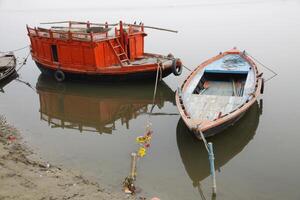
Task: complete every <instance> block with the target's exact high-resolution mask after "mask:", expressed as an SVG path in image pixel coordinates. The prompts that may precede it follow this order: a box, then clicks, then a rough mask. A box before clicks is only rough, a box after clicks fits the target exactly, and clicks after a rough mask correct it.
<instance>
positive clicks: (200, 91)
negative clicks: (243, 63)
mask: <svg viewBox="0 0 300 200" xmlns="http://www.w3.org/2000/svg"><path fill="white" fill-rule="evenodd" d="M246 77H247V76H246V75H242V76H241V75H232V74H204V76H203V77H202V78H201V80H200V81H199V83H198V85H197V87H196V88H195V90H194V92H193V94H192V95H191V96H190V98H189V100H188V105H187V110H188V112H189V114H190V116H191V118H194V119H198V120H215V119H217V118H219V117H221V116H223V115H226V114H229V113H231V112H233V111H234V110H236V109H237V108H239V107H240V106H241V105H242V104H243V102H244V99H245V98H244V97H243V93H244V86H245V81H246Z"/></svg>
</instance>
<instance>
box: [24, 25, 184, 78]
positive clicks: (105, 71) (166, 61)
mask: <svg viewBox="0 0 300 200" xmlns="http://www.w3.org/2000/svg"><path fill="white" fill-rule="evenodd" d="M64 23H66V24H67V25H65V26H57V24H64ZM44 24H51V27H50V28H40V27H35V28H30V27H29V26H27V31H28V36H29V38H30V42H31V55H32V58H33V60H34V61H35V62H36V64H37V66H38V67H39V68H40V70H41V72H42V73H44V74H48V75H49V74H50V75H52V76H53V75H54V77H55V79H56V80H57V81H64V80H65V79H69V80H73V79H78V78H79V79H93V80H99V81H112V80H137V79H142V80H146V79H152V80H153V79H155V78H156V77H157V73H158V75H159V77H160V78H163V77H166V76H168V75H169V74H171V73H172V72H173V73H174V74H175V75H176V76H178V75H180V74H181V71H182V64H181V61H180V59H178V58H174V56H173V55H171V54H169V55H168V56H163V55H158V54H150V53H145V52H144V37H145V36H146V35H147V34H146V33H145V32H144V28H155V27H149V26H144V25H143V24H140V25H136V24H125V23H122V21H120V23H117V24H108V23H104V24H98V23H90V22H73V21H64V22H50V23H44ZM53 24H56V26H52V25H53ZM155 29H159V30H167V29H162V28H155ZM167 31H170V30H167ZM172 32H174V31H172Z"/></svg>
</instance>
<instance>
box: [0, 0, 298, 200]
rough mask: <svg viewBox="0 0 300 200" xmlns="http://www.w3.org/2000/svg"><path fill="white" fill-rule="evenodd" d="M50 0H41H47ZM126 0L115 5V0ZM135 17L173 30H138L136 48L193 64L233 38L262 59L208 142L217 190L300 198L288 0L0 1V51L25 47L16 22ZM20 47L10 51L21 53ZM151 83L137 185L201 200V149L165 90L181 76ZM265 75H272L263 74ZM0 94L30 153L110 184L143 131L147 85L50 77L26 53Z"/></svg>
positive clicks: (204, 186)
mask: <svg viewBox="0 0 300 200" xmlns="http://www.w3.org/2000/svg"><path fill="white" fill-rule="evenodd" d="M50 2H51V3H50ZM125 2H126V3H125ZM68 19H71V20H85V21H87V20H90V21H95V22H103V21H109V22H116V21H118V20H119V19H123V20H124V21H126V22H134V21H137V22H139V21H143V22H144V23H145V24H146V25H152V26H162V27H167V28H172V29H176V30H178V31H179V33H178V34H172V33H167V32H161V31H155V30H148V33H149V35H148V37H146V38H145V39H146V41H145V45H146V51H147V52H155V53H162V54H168V53H169V52H172V53H173V54H174V55H176V56H178V57H180V58H181V59H182V60H183V62H184V64H185V65H186V66H189V67H190V68H192V69H193V68H195V67H196V66H197V64H199V63H201V62H202V61H204V60H205V59H208V58H210V57H212V56H214V55H216V54H218V53H219V52H220V51H224V50H228V49H230V48H232V47H234V46H236V47H238V48H239V49H242V50H243V49H245V50H247V51H248V52H249V53H250V54H252V55H253V56H255V57H256V58H257V59H259V60H260V61H262V62H263V63H265V64H266V65H268V66H271V67H272V69H274V70H275V71H276V72H277V73H278V74H279V76H277V77H276V78H274V79H273V80H271V81H269V82H267V83H266V86H265V93H264V95H263V96H262V100H261V101H259V102H258V103H257V104H255V105H254V106H253V107H252V108H251V109H250V110H249V112H248V113H247V114H246V115H245V116H244V117H243V118H242V119H241V120H240V121H239V122H238V123H237V124H236V125H235V126H233V127H230V128H229V129H227V130H226V131H225V132H223V133H222V134H221V135H219V136H216V137H213V138H211V139H210V140H211V141H212V142H213V143H214V145H215V157H216V168H217V169H218V171H217V186H218V194H217V197H216V198H217V199H222V200H223V199H226V200H227V199H228V200H230V199H246V200H248V199H300V190H299V188H300V172H299V168H300V158H299V155H300V145H299V141H300V134H299V125H298V123H299V122H298V119H300V106H299V105H300V104H299V102H300V96H299V88H298V89H297V87H298V86H299V83H298V80H299V75H300V73H299V71H300V66H299V60H298V59H299V52H300V39H299V36H300V2H299V1H297V0H272V1H268V0H260V1H256V0H223V1H216V0H212V1H211V0H210V1H208V0H199V1H192V0H186V1H184V2H181V1H179V0H173V1H158V0H155V1H151V2H148V1H136V0H129V1H114V2H108V3H105V4H103V3H102V2H100V1H84V2H83V1H77V0H76V1H71V0H70V1H58V0H54V1H33V0H26V1H25V0H22V1H17V0H0V24H1V31H0V51H6V50H11V49H17V48H19V47H22V46H25V45H27V44H29V40H28V38H27V35H26V27H25V26H26V24H29V25H32V26H38V23H39V22H45V21H51V20H54V21H57V20H68ZM27 53H28V49H26V50H23V51H18V52H16V54H17V56H18V57H19V58H20V60H22V58H23V57H25V56H26V54H27ZM187 74H188V71H184V73H183V74H182V76H180V77H174V76H173V75H171V76H169V77H168V78H166V79H164V83H161V84H160V85H159V89H158V94H157V98H156V101H155V104H156V106H155V108H154V115H152V116H151V118H150V120H151V122H152V124H153V130H154V134H153V138H152V144H151V148H150V149H149V152H148V154H147V155H146V156H145V157H144V158H143V159H141V160H140V161H139V163H138V179H137V185H138V186H139V187H140V188H141V189H142V194H143V195H145V196H147V197H152V196H158V197H160V198H161V199H164V200H175V199H176V200H177V199H179V200H180V199H186V200H194V199H211V181H210V178H209V168H208V167H209V166H208V159H207V153H206V151H205V148H204V146H203V144H202V142H201V141H197V140H196V139H195V138H194V137H193V136H192V135H191V134H190V133H189V132H188V131H187V129H186V128H185V126H184V124H183V122H182V121H181V120H180V116H179V115H178V112H177V108H176V105H175V103H174V91H175V90H176V88H177V87H178V85H179V84H181V83H182V81H183V80H184V78H185V77H186V76H187ZM264 75H265V77H266V78H268V77H269V76H271V74H270V73H269V72H268V71H265V73H264ZM20 79H21V80H24V81H26V82H29V83H30V84H31V85H32V86H33V89H32V88H30V87H28V86H26V85H25V84H22V83H21V82H19V81H12V82H10V83H9V84H7V85H5V86H1V87H3V93H2V92H1V93H0V102H1V104H0V113H1V114H3V115H5V116H6V117H7V119H8V121H9V122H10V123H12V124H14V125H15V126H16V127H18V128H19V129H20V130H21V131H22V134H23V137H24V140H25V141H26V142H27V143H28V145H29V146H30V147H32V149H34V151H35V152H36V153H37V154H38V155H40V156H42V157H43V158H44V159H45V160H48V161H49V162H51V163H55V164H57V165H61V166H64V167H67V168H72V169H76V170H79V171H81V172H82V173H84V174H85V175H86V176H89V177H92V178H94V179H97V180H98V181H99V182H100V183H101V184H102V185H105V186H109V187H110V188H111V189H112V190H121V183H122V181H123V179H124V177H125V176H127V175H128V173H129V168H130V153H131V152H133V151H135V150H136V149H137V147H138V146H137V144H136V143H135V138H136V137H137V136H140V135H142V134H144V132H145V125H146V122H147V120H148V113H149V111H150V108H151V103H152V93H153V85H154V83H153V84H145V85H144V84H138V85H137V84H131V85H128V84H116V85H107V84H105V85H103V84H95V83H71V82H69V83H61V84H58V83H56V82H55V81H53V80H51V79H50V80H49V79H48V78H47V77H44V76H40V72H39V70H38V69H37V67H36V66H35V64H34V63H33V62H32V60H31V58H30V59H29V61H28V63H27V65H26V66H24V67H23V68H22V70H21V71H20Z"/></svg>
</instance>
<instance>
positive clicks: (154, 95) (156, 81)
mask: <svg viewBox="0 0 300 200" xmlns="http://www.w3.org/2000/svg"><path fill="white" fill-rule="evenodd" d="M159 72H161V73H160V80H161V79H162V69H161V67H160V65H159V62H157V69H156V78H155V85H154V92H153V98H152V107H151V110H150V114H149V117H150V116H151V115H152V112H153V109H154V106H155V104H154V103H155V97H156V91H157V84H158V75H159Z"/></svg>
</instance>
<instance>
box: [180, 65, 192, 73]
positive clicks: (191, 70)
mask: <svg viewBox="0 0 300 200" xmlns="http://www.w3.org/2000/svg"><path fill="white" fill-rule="evenodd" d="M182 66H183V67H184V68H185V69H187V70H188V71H192V70H191V69H189V68H188V67H187V66H185V65H184V64H182Z"/></svg>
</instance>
